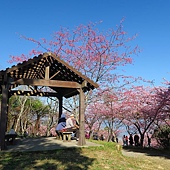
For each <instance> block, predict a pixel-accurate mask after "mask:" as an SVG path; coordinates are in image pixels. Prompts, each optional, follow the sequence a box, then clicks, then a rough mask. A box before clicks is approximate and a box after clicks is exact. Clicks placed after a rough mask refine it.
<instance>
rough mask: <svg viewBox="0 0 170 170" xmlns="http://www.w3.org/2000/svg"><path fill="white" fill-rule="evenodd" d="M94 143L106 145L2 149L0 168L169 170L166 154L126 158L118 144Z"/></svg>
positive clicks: (39, 169)
mask: <svg viewBox="0 0 170 170" xmlns="http://www.w3.org/2000/svg"><path fill="white" fill-rule="evenodd" d="M95 142H97V143H100V144H102V145H103V146H100V147H88V148H86V147H84V148H69V149H60V150H53V151H42V152H16V153H15V152H13V153H9V152H0V170H19V169H21V170H103V169H108V170H145V169H146V170H152V169H153V170H154V169H157V170H159V169H168V168H169V165H170V164H169V163H170V162H169V160H168V159H165V158H163V157H162V158H160V157H159V158H157V157H145V156H144V157H126V156H123V155H122V153H121V151H118V150H117V147H116V144H115V143H112V142H103V141H95ZM158 165H159V166H158Z"/></svg>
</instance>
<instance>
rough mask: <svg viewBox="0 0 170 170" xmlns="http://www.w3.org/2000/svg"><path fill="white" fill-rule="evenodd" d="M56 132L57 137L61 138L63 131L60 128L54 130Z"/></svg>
mask: <svg viewBox="0 0 170 170" xmlns="http://www.w3.org/2000/svg"><path fill="white" fill-rule="evenodd" d="M56 134H57V136H58V138H59V139H62V140H63V133H62V132H61V131H60V130H56Z"/></svg>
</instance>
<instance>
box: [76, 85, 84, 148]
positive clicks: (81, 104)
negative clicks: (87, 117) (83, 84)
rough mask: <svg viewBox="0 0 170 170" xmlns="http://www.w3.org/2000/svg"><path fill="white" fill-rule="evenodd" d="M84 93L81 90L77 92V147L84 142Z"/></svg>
mask: <svg viewBox="0 0 170 170" xmlns="http://www.w3.org/2000/svg"><path fill="white" fill-rule="evenodd" d="M84 110H85V109H84V92H83V90H82V88H80V91H79V141H78V145H80V146H83V145H85V144H86V142H85V133H84Z"/></svg>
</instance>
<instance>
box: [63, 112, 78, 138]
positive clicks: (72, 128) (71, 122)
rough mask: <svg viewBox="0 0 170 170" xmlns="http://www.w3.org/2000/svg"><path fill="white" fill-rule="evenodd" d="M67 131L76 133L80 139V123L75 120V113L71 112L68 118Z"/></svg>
mask: <svg viewBox="0 0 170 170" xmlns="http://www.w3.org/2000/svg"><path fill="white" fill-rule="evenodd" d="M65 130H66V132H73V133H75V137H76V140H79V125H78V123H77V122H76V121H75V118H74V114H71V115H70V116H69V118H68V119H67V120H66V127H65Z"/></svg>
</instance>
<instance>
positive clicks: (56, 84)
mask: <svg viewBox="0 0 170 170" xmlns="http://www.w3.org/2000/svg"><path fill="white" fill-rule="evenodd" d="M11 84H19V85H33V86H48V87H62V88H81V85H80V84H79V83H77V82H72V81H58V80H44V79H18V80H16V81H13V82H11Z"/></svg>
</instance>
